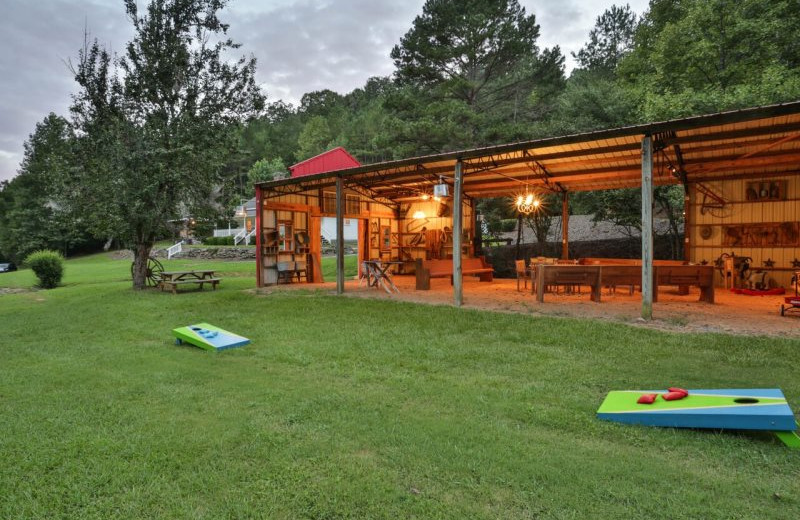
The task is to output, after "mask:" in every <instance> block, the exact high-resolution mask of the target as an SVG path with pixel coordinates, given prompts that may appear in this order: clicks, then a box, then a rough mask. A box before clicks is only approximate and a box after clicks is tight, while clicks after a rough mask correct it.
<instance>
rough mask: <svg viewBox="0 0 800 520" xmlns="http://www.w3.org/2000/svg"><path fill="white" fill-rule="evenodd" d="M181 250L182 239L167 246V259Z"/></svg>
mask: <svg viewBox="0 0 800 520" xmlns="http://www.w3.org/2000/svg"><path fill="white" fill-rule="evenodd" d="M182 251H183V240H181V241H180V242H178V243H177V244H174V245H171V246H169V247H168V248H167V259H170V258H172V257H173V256H175V255H177V254H178V253H180V252H182Z"/></svg>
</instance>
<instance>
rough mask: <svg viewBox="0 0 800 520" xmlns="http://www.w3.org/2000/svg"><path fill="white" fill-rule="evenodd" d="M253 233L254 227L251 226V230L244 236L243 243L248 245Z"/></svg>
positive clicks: (254, 231) (254, 232)
mask: <svg viewBox="0 0 800 520" xmlns="http://www.w3.org/2000/svg"><path fill="white" fill-rule="evenodd" d="M255 234H256V228H253V229H252V230H251V231H250V232H249V233H248V234H247V235H246V236H245V237H244V243H245V244H246V245H248V246H249V245H250V239H251V238H252V237H253V235H255Z"/></svg>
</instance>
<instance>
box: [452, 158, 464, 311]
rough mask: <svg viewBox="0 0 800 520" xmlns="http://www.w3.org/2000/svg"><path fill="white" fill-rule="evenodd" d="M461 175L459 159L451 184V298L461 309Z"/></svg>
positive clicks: (462, 299)
mask: <svg viewBox="0 0 800 520" xmlns="http://www.w3.org/2000/svg"><path fill="white" fill-rule="evenodd" d="M463 175H464V174H463V168H462V164H461V159H459V160H458V161H456V171H455V182H454V183H453V296H454V299H455V305H456V307H461V304H462V303H464V293H463V283H462V281H463V280H462V276H461V275H462V270H461V237H462V234H463V227H464V226H463V222H462V220H463V219H462V218H461V216H462V214H463V213H464V211H463V208H462V207H461V200H462V198H463V197H462V193H461V186H462V184H463Z"/></svg>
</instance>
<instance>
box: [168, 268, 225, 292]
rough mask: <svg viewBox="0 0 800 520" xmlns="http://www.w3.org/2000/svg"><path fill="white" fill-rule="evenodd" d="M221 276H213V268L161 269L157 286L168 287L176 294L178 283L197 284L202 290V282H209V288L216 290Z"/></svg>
mask: <svg viewBox="0 0 800 520" xmlns="http://www.w3.org/2000/svg"><path fill="white" fill-rule="evenodd" d="M220 281H222V278H216V277H215V276H214V270H213V269H196V270H193V271H163V272H162V273H161V280H160V282H159V284H158V286H159V287H160V288H161V290H162V291H163V290H165V289H167V288H170V289H171V290H172V294H177V292H178V286H179V285H189V284H194V285H198V286H199V288H200V290H201V291H202V290H203V285H204V284H207V283H208V284H211V288H212V289H214V290H216V289H217V284H218V283H219V282H220Z"/></svg>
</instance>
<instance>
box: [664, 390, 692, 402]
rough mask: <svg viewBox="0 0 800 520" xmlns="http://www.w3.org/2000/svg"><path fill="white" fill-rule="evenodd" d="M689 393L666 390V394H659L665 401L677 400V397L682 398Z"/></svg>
mask: <svg viewBox="0 0 800 520" xmlns="http://www.w3.org/2000/svg"><path fill="white" fill-rule="evenodd" d="M687 395H689V394H684V393H683V392H667V393H666V394H661V397H663V398H664V400H665V401H677V400H678V399H683V398H684V397H686V396H687Z"/></svg>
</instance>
